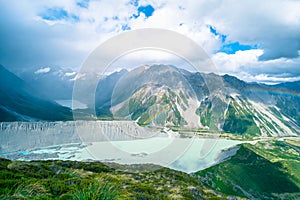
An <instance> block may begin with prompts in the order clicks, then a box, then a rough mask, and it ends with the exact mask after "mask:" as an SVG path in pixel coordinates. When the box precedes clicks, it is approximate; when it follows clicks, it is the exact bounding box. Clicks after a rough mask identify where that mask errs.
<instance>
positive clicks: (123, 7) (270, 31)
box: [0, 0, 300, 84]
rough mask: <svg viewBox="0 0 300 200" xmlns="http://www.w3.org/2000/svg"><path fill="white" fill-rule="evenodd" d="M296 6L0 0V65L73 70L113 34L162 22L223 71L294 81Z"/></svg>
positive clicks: (279, 0) (299, 73)
mask: <svg viewBox="0 0 300 200" xmlns="http://www.w3.org/2000/svg"><path fill="white" fill-rule="evenodd" d="M299 10H300V1H299V0H264V1H261V0H243V1H240V0H223V1H222V0H210V1H205V0H189V1H183V0H178V1H176V0H160V1H158V0H156V1H154V0H101V1H98V0H64V1H61V0H51V1H50V0H47V1H46V0H10V1H5V0H0V26H1V32H0V64H2V65H3V66H5V67H6V68H8V69H14V70H26V68H29V67H36V68H42V69H47V70H49V69H48V67H51V66H56V67H57V66H58V67H62V68H73V69H78V68H80V67H81V65H82V64H83V62H84V61H85V59H86V58H87V57H88V55H89V54H90V53H91V52H92V51H93V50H94V49H95V48H96V47H97V46H99V45H100V44H101V43H102V42H104V41H106V40H107V39H109V38H112V37H113V36H116V35H118V34H120V33H122V32H125V31H131V30H136V29H140V28H164V29H168V30H172V31H176V32H178V33H181V34H184V35H186V36H187V37H189V38H191V39H192V40H194V41H195V42H196V43H197V44H198V45H199V46H200V47H202V48H203V49H204V50H205V51H206V52H207V54H208V55H209V56H210V57H211V59H212V61H213V62H214V64H215V66H216V67H217V69H218V72H219V73H220V74H225V73H228V74H231V75H234V76H237V77H238V78H241V79H243V80H245V81H249V82H252V81H257V82H262V83H270V84H272V83H278V82H284V81H297V80H300V56H299V52H300V12H299ZM139 57H140V56H139ZM148 57H151V56H148ZM162 57H163V58H162V60H163V61H166V62H168V58H169V59H173V57H172V56H162ZM145 59H146V57H145ZM145 62H147V60H145ZM170 62H171V61H170ZM123 64H124V65H130V62H129V61H126V59H124V63H123ZM42 72H43V71H40V73H42Z"/></svg>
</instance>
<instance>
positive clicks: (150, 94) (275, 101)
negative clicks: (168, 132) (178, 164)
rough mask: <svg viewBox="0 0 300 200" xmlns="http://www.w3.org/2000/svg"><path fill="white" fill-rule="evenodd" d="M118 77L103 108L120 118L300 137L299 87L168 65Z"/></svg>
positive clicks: (295, 83) (154, 123) (135, 70)
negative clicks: (107, 107) (106, 107)
mask: <svg viewBox="0 0 300 200" xmlns="http://www.w3.org/2000/svg"><path fill="white" fill-rule="evenodd" d="M112 76H114V78H115V79H114V84H113V85H114V87H113V89H111V88H110V89H109V90H110V92H109V94H111V98H107V95H106V103H105V101H103V98H102V99H101V104H103V105H110V106H111V107H110V113H111V114H112V116H113V117H114V118H116V119H120V118H121V119H131V120H136V121H137V122H138V123H139V124H140V125H150V126H173V127H174V126H175V127H176V126H177V127H179V126H180V127H184V128H188V129H189V128H205V129H208V130H212V131H213V130H221V131H223V132H228V133H236V134H250V135H263V136H277V135H296V134H299V132H300V128H299V126H300V118H299V116H300V113H299V110H300V96H299V92H298V91H297V88H298V87H297V84H299V83H298V82H294V83H293V82H291V83H285V84H279V85H275V86H274V85H273V86H269V85H264V84H257V83H247V82H244V81H242V80H239V79H238V78H236V77H234V76H230V75H224V76H219V75H216V74H213V73H210V74H204V73H199V72H197V73H191V72H188V71H185V70H183V69H178V68H176V67H174V66H166V65H153V66H142V67H139V68H136V69H134V70H132V71H130V72H128V73H124V74H123V75H122V74H119V76H118V77H116V74H113V75H112ZM107 79H109V78H108V77H107ZM100 85H101V84H100ZM106 92H107V91H106ZM96 102H97V99H96ZM98 106H99V104H98Z"/></svg>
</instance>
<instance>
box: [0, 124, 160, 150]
mask: <svg viewBox="0 0 300 200" xmlns="http://www.w3.org/2000/svg"><path fill="white" fill-rule="evenodd" d="M153 136H166V134H165V133H163V132H160V131H155V130H150V129H148V128H144V127H140V126H138V125H137V124H136V123H135V122H133V121H66V122H62V121H58V122H1V123H0V152H1V153H3V152H10V151H17V150H26V149H33V148H37V147H43V146H51V145H59V144H66V143H81V142H99V141H117V140H134V139H140V138H149V137H153Z"/></svg>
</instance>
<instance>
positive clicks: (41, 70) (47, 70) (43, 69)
mask: <svg viewBox="0 0 300 200" xmlns="http://www.w3.org/2000/svg"><path fill="white" fill-rule="evenodd" d="M50 70H51V69H50V67H46V68H41V69H38V70H37V71H35V72H34V73H35V74H46V73H48V72H50Z"/></svg>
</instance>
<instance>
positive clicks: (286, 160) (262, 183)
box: [196, 141, 300, 199]
mask: <svg viewBox="0 0 300 200" xmlns="http://www.w3.org/2000/svg"><path fill="white" fill-rule="evenodd" d="M295 148H297V147H295V146H293V145H291V144H289V143H287V142H282V141H265V142H259V143H257V144H256V145H255V146H254V145H251V144H242V145H240V148H239V150H238V151H237V153H236V155H234V156H232V157H231V158H230V159H229V160H227V161H224V162H222V163H220V164H218V165H215V166H213V167H210V168H208V169H205V170H203V171H200V172H197V173H196V176H198V177H199V180H200V181H201V182H202V183H203V184H205V185H206V186H208V187H210V188H212V189H214V190H217V191H220V192H223V193H225V194H228V195H237V196H241V197H247V198H250V199H254V198H257V199H270V198H271V199H273V198H289V199H293V198H294V199H296V198H299V197H300V158H299V153H300V152H299V151H298V152H297V151H296V150H295Z"/></svg>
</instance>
